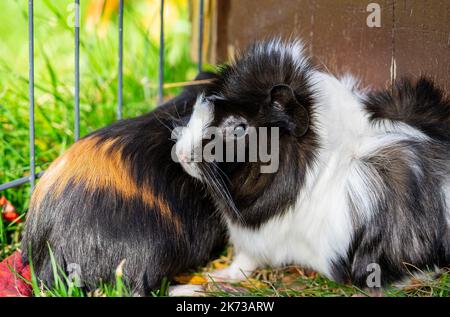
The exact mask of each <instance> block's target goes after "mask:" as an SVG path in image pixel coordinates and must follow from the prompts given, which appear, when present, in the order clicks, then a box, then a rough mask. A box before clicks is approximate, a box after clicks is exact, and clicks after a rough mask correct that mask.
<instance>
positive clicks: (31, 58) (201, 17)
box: [0, 0, 204, 192]
mask: <svg viewBox="0 0 450 317" xmlns="http://www.w3.org/2000/svg"><path fill="white" fill-rule="evenodd" d="M124 1H125V0H119V17H118V19H119V20H118V24H119V32H118V52H117V57H118V70H117V72H118V74H117V75H118V78H117V85H118V87H117V118H118V120H120V119H122V117H123V27H124V26H123V20H124ZM74 5H75V21H74V28H75V32H74V81H75V83H74V139H75V141H77V140H78V139H79V138H80V77H81V76H80V17H81V9H80V0H74ZM198 25H199V36H198V41H199V42H198V64H197V69H198V72H201V71H202V64H203V27H204V0H199V18H198ZM34 35H35V34H34V0H28V48H29V51H28V58H29V74H28V76H29V80H28V88H29V154H30V155H29V156H30V159H29V164H30V165H29V169H30V172H29V175H28V176H24V177H21V178H18V179H15V180H13V181H10V182H7V183H4V184H0V191H3V190H6V189H10V188H14V187H18V186H21V185H24V184H26V183H30V185H31V192H32V191H33V189H34V186H35V182H36V179H37V178H39V177H41V176H42V175H43V174H44V171H42V172H40V173H36V161H35V158H36V153H35V141H36V136H35V116H34V110H35V98H34V88H35V83H34V74H35V69H34V61H35V60H34ZM159 39H160V47H159V60H158V63H159V65H158V66H159V73H158V102H159V103H162V101H163V98H164V0H161V8H160V37H159Z"/></svg>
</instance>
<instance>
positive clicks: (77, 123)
mask: <svg viewBox="0 0 450 317" xmlns="http://www.w3.org/2000/svg"><path fill="white" fill-rule="evenodd" d="M74 23H75V25H74V26H75V54H74V55H75V107H74V108H75V110H74V111H75V113H74V116H75V120H74V122H75V127H74V137H75V141H78V139H79V138H80V0H75V21H74Z"/></svg>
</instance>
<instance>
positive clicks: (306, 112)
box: [200, 43, 318, 228]
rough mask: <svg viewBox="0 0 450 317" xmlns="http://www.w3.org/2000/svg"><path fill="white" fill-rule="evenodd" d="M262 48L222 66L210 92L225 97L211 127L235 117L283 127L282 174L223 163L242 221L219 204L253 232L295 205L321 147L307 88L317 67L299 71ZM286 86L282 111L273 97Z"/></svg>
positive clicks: (253, 48)
mask: <svg viewBox="0 0 450 317" xmlns="http://www.w3.org/2000/svg"><path fill="white" fill-rule="evenodd" d="M261 46H262V45H261V43H256V44H254V45H253V46H251V47H250V48H249V50H248V51H247V52H246V53H245V54H242V55H240V56H238V58H237V59H236V60H235V62H234V63H232V64H231V65H226V66H223V67H222V69H221V71H220V79H219V80H218V81H217V85H216V86H215V87H214V89H213V90H212V91H211V93H212V94H213V95H218V96H223V97H224V98H221V97H219V98H217V99H214V105H215V107H214V109H215V110H214V121H213V123H212V124H211V125H212V126H220V124H221V122H222V120H223V118H225V117H227V116H229V115H236V116H242V117H244V118H246V119H247V121H248V124H249V125H250V126H252V127H278V128H280V133H281V135H280V166H279V170H278V172H277V173H275V174H272V173H268V174H261V173H260V167H261V165H262V163H261V162H255V163H229V162H227V163H220V164H218V166H219V167H218V168H220V169H222V170H223V171H225V172H226V173H227V174H228V176H229V177H228V178H229V179H230V180H231V184H228V187H229V188H228V189H229V191H230V192H231V195H232V197H233V201H234V203H235V204H236V207H237V209H238V210H239V214H240V217H237V216H236V213H234V212H233V211H232V210H230V208H229V202H227V201H223V200H221V199H219V200H216V203H217V204H218V205H219V208H220V209H221V210H223V211H225V212H226V213H227V215H228V216H229V217H230V219H231V220H232V221H235V222H242V223H244V224H245V225H246V226H250V227H252V228H258V227H259V226H260V225H261V224H263V223H265V222H266V221H267V220H269V219H270V218H272V217H275V216H277V215H281V214H283V213H284V212H285V211H286V210H287V208H288V207H289V206H291V205H292V204H294V203H295V200H296V198H297V193H298V192H299V191H300V189H301V187H302V186H303V182H304V179H305V172H306V170H307V169H308V167H310V166H311V164H313V161H314V157H315V149H316V148H317V147H318V144H317V136H316V132H315V129H314V122H310V120H309V118H310V117H312V116H314V109H313V107H312V105H313V103H314V91H313V88H312V87H311V86H310V85H309V84H308V76H309V71H310V70H311V69H312V66H311V65H309V64H307V65H306V68H305V69H304V72H295V71H294V69H295V65H294V63H293V62H294V61H293V60H290V59H285V58H283V56H282V55H281V54H276V53H275V54H274V53H273V51H271V50H269V49H267V50H260V48H261ZM281 86H283V87H289V89H288V90H286V91H283V92H281V93H282V94H286V96H285V97H283V98H281V99H284V100H285V102H286V104H284V105H282V107H281V109H280V107H279V105H278V106H277V107H274V104H273V102H274V100H273V98H274V96H273V93H274V88H276V89H279V87H281ZM291 94H294V96H293V97H292V96H291ZM293 98H294V99H295V100H294V99H293ZM299 136H301V137H299ZM292 162H297V164H293V163H292ZM200 167H201V166H200ZM215 197H218V195H215Z"/></svg>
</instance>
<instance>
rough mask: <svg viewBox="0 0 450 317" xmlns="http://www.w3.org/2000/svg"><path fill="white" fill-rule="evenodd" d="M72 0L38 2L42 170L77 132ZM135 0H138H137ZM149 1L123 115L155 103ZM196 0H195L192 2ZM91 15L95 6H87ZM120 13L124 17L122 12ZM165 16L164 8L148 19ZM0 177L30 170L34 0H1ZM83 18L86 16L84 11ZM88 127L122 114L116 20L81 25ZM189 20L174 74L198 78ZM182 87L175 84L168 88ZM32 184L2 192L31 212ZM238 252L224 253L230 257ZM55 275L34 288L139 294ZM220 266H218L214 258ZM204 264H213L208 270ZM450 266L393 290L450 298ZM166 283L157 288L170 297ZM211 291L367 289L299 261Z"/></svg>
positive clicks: (10, 240)
mask: <svg viewBox="0 0 450 317" xmlns="http://www.w3.org/2000/svg"><path fill="white" fill-rule="evenodd" d="M70 3H72V1H71V0H70V1H69V0H58V1H53V0H40V1H35V5H36V8H35V24H36V45H35V50H36V53H35V55H36V77H35V82H36V92H35V93H36V99H35V100H36V165H37V172H39V171H42V170H45V169H46V167H47V166H48V165H49V164H50V163H51V162H52V161H53V160H54V159H55V158H56V157H57V156H59V155H60V154H61V153H62V152H63V151H64V150H65V149H67V147H68V146H69V145H70V144H72V142H73V140H74V135H73V126H74V116H73V109H74V102H73V99H74V96H73V85H74V78H73V72H74V67H73V33H74V30H73V28H72V27H70V26H69V25H68V23H67V19H68V17H69V16H70V14H71V12H70V11H68V5H69V4H70ZM128 3H130V2H128ZM144 3H145V1H143V0H134V1H133V5H132V6H127V7H126V12H125V22H124V25H125V28H124V40H125V49H124V52H125V55H124V116H125V117H133V116H136V115H139V114H142V113H144V112H147V111H149V110H151V109H152V108H153V107H154V106H155V104H156V93H157V90H156V87H157V75H158V71H157V60H158V45H159V43H158V42H157V41H155V40H154V39H153V37H152V36H150V35H149V34H150V33H151V32H152V31H154V30H149V29H146V28H145V27H144V26H143V24H142V23H141V21H142V20H143V19H144V13H145V10H144V9H145V8H144V7H143V5H144ZM187 3H188V2H187V1H186V4H187ZM82 9H83V16H84V15H85V14H86V12H85V7H83V8H82ZM113 18H116V17H113ZM146 18H147V19H153V20H154V19H157V18H158V17H157V16H151V17H146ZM0 21H1V23H0V41H1V45H0V183H5V182H8V181H11V180H14V179H17V178H19V177H22V176H26V175H28V173H29V168H28V165H29V154H28V153H29V152H28V151H29V150H28V102H29V100H28V47H27V7H26V1H23V0H8V1H0ZM83 21H84V19H83ZM81 40H82V42H81V54H82V58H81V96H80V98H81V113H80V114H81V126H80V128H81V135H85V134H87V133H89V132H91V131H93V130H95V129H98V128H100V127H103V126H105V125H108V124H110V123H112V122H113V121H115V119H116V105H117V56H116V52H117V24H116V23H114V22H113V23H112V24H111V27H110V28H109V30H108V33H107V34H106V36H105V37H101V36H99V35H98V34H97V33H96V32H87V31H86V30H85V28H83V22H82V28H81ZM189 45H190V24H189V20H188V10H187V7H185V8H183V9H182V10H181V11H180V19H179V20H178V21H177V22H176V23H174V24H172V25H171V27H170V28H169V29H167V30H166V56H167V58H166V61H165V70H166V72H165V75H164V79H165V82H177V81H185V80H190V79H192V78H193V77H194V76H195V73H196V67H195V64H194V63H193V62H192V61H191V59H190V56H189V50H190V47H189ZM178 91H179V90H177V89H169V90H166V91H165V93H166V95H167V96H170V95H173V94H176V93H177V92H178ZM29 194H30V193H29V185H24V186H21V187H17V188H13V189H9V190H7V191H4V192H1V193H0V195H5V196H6V197H7V199H9V200H10V201H11V202H12V203H13V204H14V205H15V206H16V208H17V209H18V211H19V212H20V213H21V214H22V215H25V213H26V210H27V206H28V201H29ZM22 228H23V223H7V222H5V221H0V260H2V259H4V258H5V257H7V256H8V255H10V254H11V253H12V252H13V251H14V250H16V249H17V248H18V246H19V242H20V232H21V230H22ZM229 260H230V259H229V256H228V257H227V258H226V259H225V260H224V261H225V262H227V263H228V262H229ZM53 264H54V265H53V267H54V273H55V280H57V281H58V282H57V283H56V284H55V286H54V287H53V288H51V289H48V288H46V287H44V286H43V285H42V284H41V283H39V281H38V280H37V279H36V278H35V276H34V277H33V279H32V282H31V284H32V287H33V293H34V295H35V296H76V297H79V296H130V295H132V294H131V292H130V291H129V290H127V289H126V287H125V284H124V283H123V280H122V276H120V274H119V275H118V276H117V279H116V281H115V283H112V284H102V285H100V286H99V288H98V289H97V290H95V291H93V292H90V293H86V292H85V291H83V290H82V289H80V288H78V287H76V286H75V285H73V283H70V281H68V280H67V277H66V276H65V275H64V272H63V271H62V270H60V269H59V268H58V265H57V263H53ZM209 269H211V266H209ZM199 270H200V271H202V270H204V269H199ZM449 279H450V273H449V272H448V271H447V272H446V273H444V274H443V275H441V277H440V278H439V279H437V280H432V281H425V282H424V281H422V282H419V281H418V282H417V284H416V285H410V286H409V287H407V288H405V289H401V290H396V289H389V290H386V291H385V294H386V295H387V296H449ZM166 293H167V282H164V283H163V285H162V286H161V289H160V290H158V291H156V292H154V293H152V294H149V295H151V296H163V295H165V294H166ZM206 294H207V295H210V296H242V295H246V296H352V295H355V294H363V295H364V294H365V292H364V291H363V290H359V289H357V288H355V287H352V286H346V285H339V284H336V283H334V282H332V281H330V280H328V279H326V278H323V277H321V276H320V275H317V274H307V273H305V272H304V271H302V270H300V269H296V268H288V269H284V270H261V271H258V272H257V273H256V274H255V275H254V276H252V277H251V278H250V279H249V280H248V281H245V282H244V283H240V284H214V283H212V284H209V285H208V286H207V288H206Z"/></svg>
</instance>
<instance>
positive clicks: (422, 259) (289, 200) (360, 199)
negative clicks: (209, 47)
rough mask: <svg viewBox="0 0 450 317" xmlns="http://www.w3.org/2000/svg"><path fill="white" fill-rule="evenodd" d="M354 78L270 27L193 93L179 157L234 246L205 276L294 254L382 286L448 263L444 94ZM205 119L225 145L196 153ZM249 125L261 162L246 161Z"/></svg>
mask: <svg viewBox="0 0 450 317" xmlns="http://www.w3.org/2000/svg"><path fill="white" fill-rule="evenodd" d="M355 83H356V81H355V80H353V79H352V78H351V77H350V76H346V77H343V78H337V77H335V76H333V75H331V74H329V73H327V72H324V71H322V70H320V69H319V67H316V66H315V65H314V64H312V62H311V61H310V59H309V58H308V57H307V56H306V55H305V53H304V50H303V46H302V44H301V43H300V42H298V41H293V42H283V41H282V40H278V39H275V40H269V41H265V42H260V43H256V44H255V45H253V46H251V47H250V48H249V49H248V50H247V51H246V52H244V53H243V54H240V55H238V56H237V57H236V59H235V60H234V62H233V63H232V64H231V65H228V66H224V67H223V68H222V69H221V71H220V80H219V81H218V82H217V86H216V87H215V90H214V91H212V92H211V93H210V95H205V96H203V97H201V98H199V99H198V101H197V103H196V104H195V106H194V110H193V113H192V116H191V117H190V121H189V122H188V123H187V124H186V126H185V127H184V128H183V129H182V132H181V133H180V135H179V138H178V140H177V144H176V150H177V151H176V153H177V155H178V156H179V157H180V158H186V157H189V156H191V157H192V156H194V157H197V160H195V161H190V162H187V161H186V160H181V159H180V161H181V163H180V164H181V165H182V166H183V168H184V169H185V171H186V172H187V173H188V174H189V175H191V176H193V177H194V178H197V179H199V180H201V181H202V182H204V183H205V184H207V186H208V190H209V191H210V192H211V195H212V196H213V197H214V200H215V204H216V205H217V207H218V209H219V210H220V211H221V213H222V214H223V216H224V218H225V219H226V222H227V226H228V230H229V234H230V240H231V242H232V243H233V245H234V249H235V256H234V261H233V263H232V265H231V266H230V267H229V268H227V269H224V270H222V271H218V272H215V273H213V274H211V277H212V278H213V279H216V280H217V279H222V280H239V279H243V278H245V275H248V274H250V273H251V272H252V271H254V270H255V269H256V268H259V267H262V266H266V265H269V266H273V267H279V266H283V265H292V264H295V265H301V266H304V267H307V268H311V269H313V270H316V271H318V272H320V273H321V274H323V275H324V276H326V277H328V278H331V279H333V280H335V281H338V282H351V283H354V284H356V285H358V286H361V287H380V286H381V287H383V286H384V285H388V284H391V283H394V282H398V281H400V280H401V279H402V278H403V277H405V276H406V275H408V274H409V272H414V271H417V270H433V269H434V268H435V267H445V266H448V265H449V260H450V249H449V247H450V231H449V230H450V229H449V225H450V102H449V100H448V99H446V97H445V96H444V94H443V92H442V91H441V90H439V89H438V88H436V87H435V85H434V84H433V83H432V82H431V81H429V80H427V79H420V80H418V81H417V82H414V83H413V82H410V81H407V80H402V81H399V82H397V84H396V85H395V86H394V88H393V90H392V91H390V90H389V91H369V90H361V89H358V87H357V86H358V85H357V84H355ZM261 128H266V132H265V134H266V135H265V141H264V140H263V142H262V143H261V136H262V135H261V131H264V130H263V129H261ZM211 129H216V130H217V131H218V132H220V133H218V135H219V134H220V135H221V141H220V142H216V144H215V146H217V148H218V145H220V144H221V143H223V144H224V143H227V142H228V143H230V142H231V143H232V144H234V145H233V147H234V151H235V152H234V153H233V154H232V155H228V152H227V151H229V148H227V147H226V146H225V151H222V154H220V155H219V156H215V155H213V156H210V157H208V158H207V159H202V160H200V159H198V156H199V153H200V154H201V155H203V156H205V155H206V154H207V153H210V152H211V151H210V150H209V148H207V146H210V145H211V144H212V143H211V142H212V140H213V138H209V135H211V133H209V132H208V131H210V130H211ZM230 131H231V132H230ZM255 133H256V135H257V137H258V138H257V140H258V142H259V143H258V145H259V146H261V145H264V147H265V150H264V151H262V153H266V152H267V153H269V151H267V149H271V153H272V155H271V156H268V158H269V160H267V159H264V160H263V159H262V157H261V156H259V155H257V156H256V159H253V160H251V159H250V156H249V155H250V153H251V151H250V147H251V145H252V141H251V136H252V135H254V134H255ZM233 135H234V139H233ZM274 135H275V136H276V138H275V140H274V141H273V138H272V136H274ZM238 139H243V140H245V141H244V142H243V143H242V144H243V145H244V146H243V147H242V148H241V149H243V150H242V151H243V152H242V153H241V154H242V157H244V158H245V159H241V160H236V158H237V156H239V155H240V154H239V153H238V148H237V146H238ZM263 139H264V138H263ZM255 140H256V139H255V138H254V139H253V145H254V143H255V142H256V141H255ZM233 147H231V148H232V149H233ZM227 149H228V150H227ZM212 152H214V151H212ZM191 153H193V154H191ZM236 153H237V154H238V155H236ZM213 154H214V153H213ZM259 154H260V153H259ZM269 154H270V153H269ZM206 156H207V155H206ZM224 157H228V158H231V159H230V160H228V159H224ZM375 271H376V272H375ZM374 272H375V273H378V279H377V278H374V279H373V280H371V276H369V275H370V274H372V273H374ZM372 276H373V277H375V275H372Z"/></svg>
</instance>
